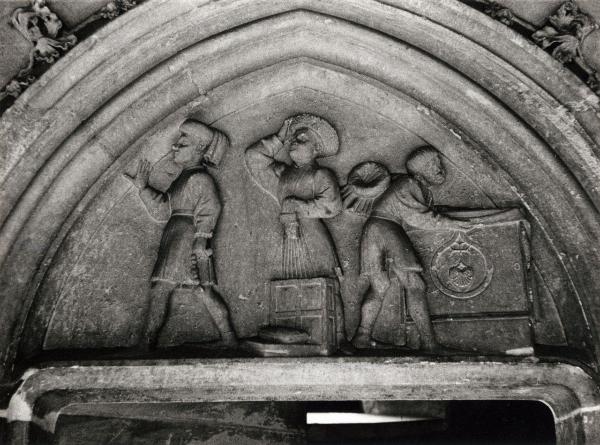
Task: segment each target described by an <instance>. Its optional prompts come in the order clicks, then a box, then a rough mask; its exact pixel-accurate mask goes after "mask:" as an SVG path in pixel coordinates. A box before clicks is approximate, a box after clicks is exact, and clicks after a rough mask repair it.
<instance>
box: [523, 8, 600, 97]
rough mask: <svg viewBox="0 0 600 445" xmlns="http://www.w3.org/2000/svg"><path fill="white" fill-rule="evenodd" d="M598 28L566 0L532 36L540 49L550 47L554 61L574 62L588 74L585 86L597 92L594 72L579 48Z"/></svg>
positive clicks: (588, 17)
mask: <svg viewBox="0 0 600 445" xmlns="http://www.w3.org/2000/svg"><path fill="white" fill-rule="evenodd" d="M598 28H599V27H598V24H597V23H595V22H594V20H593V19H592V17H590V16H589V15H587V14H584V13H583V12H581V10H580V9H579V6H578V5H577V3H575V2H574V1H572V0H570V1H568V2H565V3H563V4H562V5H561V6H560V8H558V10H557V11H556V12H555V13H554V14H553V15H551V16H550V17H549V18H548V23H547V24H546V26H544V27H543V28H542V29H540V30H539V31H536V32H535V33H534V34H533V35H532V38H533V40H534V41H535V42H536V43H537V44H538V45H540V46H541V47H542V48H544V49H551V51H552V52H551V53H552V56H553V57H554V58H555V59H557V60H558V61H560V62H562V63H570V62H574V63H576V64H577V65H578V66H579V67H580V68H582V69H583V70H584V71H585V72H586V73H587V74H588V81H587V83H588V85H589V86H590V87H591V88H592V89H594V90H595V91H596V92H599V91H600V88H599V87H600V85H599V80H600V78H599V76H598V73H597V72H596V71H595V70H594V69H593V68H592V67H591V66H590V65H589V64H588V63H587V62H586V60H585V57H584V56H583V54H582V51H581V48H582V44H583V42H584V40H585V39H586V38H587V37H588V36H589V35H590V34H591V33H592V32H593V31H595V30H597V29H598Z"/></svg>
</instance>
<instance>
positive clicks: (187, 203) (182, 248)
mask: <svg viewBox="0 0 600 445" xmlns="http://www.w3.org/2000/svg"><path fill="white" fill-rule="evenodd" d="M179 133H180V134H179V138H178V139H177V142H176V143H175V144H174V145H173V147H172V150H171V153H170V155H171V157H172V161H173V162H174V163H175V164H176V165H177V166H178V167H179V168H181V173H180V174H179V176H178V177H177V178H176V179H175V180H174V181H173V183H172V184H171V186H170V187H169V189H168V190H167V192H166V193H162V192H160V191H158V190H156V189H154V188H152V187H150V186H149V185H148V179H149V176H150V169H151V167H150V164H149V163H148V161H146V160H142V161H140V163H139V165H138V170H137V175H136V177H135V179H134V183H135V185H136V186H137V187H138V189H139V195H140V198H141V200H142V202H143V203H144V205H145V206H146V209H147V210H148V213H149V214H150V215H151V216H152V217H153V218H154V219H156V220H158V221H167V224H166V226H165V228H164V230H163V235H162V239H161V242H160V248H159V252H158V258H157V260H156V264H155V266H154V271H153V272H152V278H151V280H152V289H151V294H150V301H149V309H148V315H147V317H146V318H147V319H146V326H145V329H144V332H143V338H142V343H143V346H145V347H147V348H153V347H155V346H156V342H157V338H158V334H159V331H160V329H161V327H162V325H163V324H164V322H165V321H166V320H165V318H166V314H167V306H168V303H169V298H170V295H171V293H172V292H173V290H174V289H175V288H177V287H189V288H192V289H195V290H197V291H198V293H199V294H200V295H202V300H203V302H204V304H205V306H206V308H207V309H208V311H209V312H210V315H211V316H212V318H213V320H214V321H215V324H216V325H217V328H218V329H219V331H220V334H221V338H222V340H223V342H224V343H226V344H229V345H233V344H235V343H236V337H235V334H234V331H233V329H232V327H231V323H230V321H229V312H228V310H227V307H226V306H225V304H224V303H223V301H222V300H221V298H220V297H219V295H217V294H216V292H215V291H214V289H213V286H214V285H215V284H216V277H215V273H214V266H213V260H212V253H213V252H212V249H211V248H210V240H211V238H212V236H213V231H214V228H215V226H216V224H217V221H218V219H219V215H220V213H221V201H220V199H219V195H218V192H217V188H216V185H215V182H214V180H213V178H212V177H211V176H210V174H209V173H208V172H207V171H206V168H205V166H206V164H209V165H214V166H216V165H218V164H219V163H220V161H221V158H222V156H223V154H224V153H225V151H226V149H227V147H228V146H229V141H228V139H227V137H226V136H225V135H224V134H223V133H221V132H219V131H217V130H215V129H212V128H209V127H207V126H206V125H204V124H202V123H201V122H197V121H195V120H191V119H188V120H186V121H185V122H183V123H182V124H181V126H180V127H179Z"/></svg>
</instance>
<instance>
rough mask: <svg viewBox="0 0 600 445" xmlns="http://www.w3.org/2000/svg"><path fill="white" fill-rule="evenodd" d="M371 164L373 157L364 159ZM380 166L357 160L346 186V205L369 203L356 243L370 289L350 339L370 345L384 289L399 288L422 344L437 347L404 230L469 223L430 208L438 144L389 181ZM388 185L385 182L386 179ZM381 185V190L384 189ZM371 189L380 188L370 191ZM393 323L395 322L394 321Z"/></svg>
mask: <svg viewBox="0 0 600 445" xmlns="http://www.w3.org/2000/svg"><path fill="white" fill-rule="evenodd" d="M368 164H373V163H368ZM382 169H385V168H384V167H383V166H379V167H377V168H375V167H374V166H373V165H364V166H363V165H359V166H357V167H355V168H354V169H353V171H352V172H351V175H350V180H349V183H348V185H347V186H346V187H345V188H344V190H343V192H344V196H345V197H346V198H345V202H346V206H347V207H352V208H356V207H357V206H358V208H359V209H360V208H362V207H365V206H364V205H361V201H366V202H367V207H368V208H369V209H371V208H372V211H371V213H370V216H369V218H368V220H367V222H366V223H365V226H364V228H363V234H362V238H361V245H360V257H361V275H363V276H365V277H366V278H367V279H368V282H369V292H368V293H367V294H366V296H365V298H364V300H363V303H362V307H361V320H360V325H359V327H358V330H357V333H356V335H355V336H354V338H353V340H352V343H353V344H354V346H356V347H357V348H369V347H371V346H372V345H374V340H373V338H372V334H373V328H374V325H375V321H376V319H377V317H378V315H379V312H380V310H381V307H382V304H383V301H384V298H385V296H386V294H387V293H388V292H401V293H403V294H404V296H405V299H406V306H407V309H408V312H409V314H410V316H411V318H412V319H413V320H414V322H415V325H416V327H417V330H418V333H419V337H420V341H421V349H423V350H426V351H429V352H439V351H441V350H442V348H441V347H440V346H439V344H438V342H437V340H436V337H435V334H434V332H433V327H432V324H431V320H430V316H429V309H428V306H427V301H426V298H425V282H424V280H423V277H422V276H421V274H422V271H423V268H422V266H421V264H420V263H419V260H418V258H417V254H416V252H415V250H414V248H413V246H412V243H411V241H410V239H409V238H408V236H407V234H406V230H407V229H408V228H409V227H417V228H422V229H443V228H446V229H456V230H465V229H468V228H471V227H472V225H471V224H470V223H468V222H466V221H461V220H455V219H452V218H449V217H446V216H444V215H440V214H437V213H436V212H434V211H433V210H432V205H433V200H432V194H431V191H430V187H431V186H432V185H441V184H443V183H444V181H445V179H446V171H445V168H444V165H443V163H442V160H441V157H440V155H439V153H438V151H437V150H435V149H434V148H432V147H423V148H420V149H417V150H415V151H414V152H412V153H411V154H410V156H409V157H408V160H407V162H406V170H407V172H408V174H406V175H400V176H398V177H396V178H394V179H393V180H392V181H391V183H390V182H389V175H388V174H385V173H386V172H384V171H383V170H382ZM388 183H389V187H387V189H386V187H383V186H382V185H387V184H388ZM384 190H385V191H384ZM373 192H377V193H378V194H379V196H378V197H375V196H374V193H373ZM392 328H393V327H392Z"/></svg>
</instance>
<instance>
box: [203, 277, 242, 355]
mask: <svg viewBox="0 0 600 445" xmlns="http://www.w3.org/2000/svg"><path fill="white" fill-rule="evenodd" d="M198 291H200V292H201V293H202V294H203V295H204V304H205V306H206V309H207V310H208V313H209V314H210V316H211V317H212V319H213V320H214V322H215V324H216V326H217V329H218V330H219V333H220V334H221V340H222V341H223V343H224V344H225V345H227V346H231V347H235V346H237V344H238V341H237V336H236V335H235V331H234V330H233V326H232V324H231V320H230V318H229V309H227V306H226V305H225V303H224V302H223V299H222V298H221V296H220V295H219V294H217V292H216V291H215V290H214V289H213V288H212V287H211V286H206V287H205V288H204V290H202V288H198Z"/></svg>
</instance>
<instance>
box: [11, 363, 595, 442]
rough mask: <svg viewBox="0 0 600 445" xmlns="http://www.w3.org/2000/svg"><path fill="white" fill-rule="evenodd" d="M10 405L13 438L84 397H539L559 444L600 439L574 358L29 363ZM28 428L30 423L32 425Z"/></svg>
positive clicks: (50, 422)
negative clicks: (550, 415)
mask: <svg viewBox="0 0 600 445" xmlns="http://www.w3.org/2000/svg"><path fill="white" fill-rule="evenodd" d="M22 380H23V382H22V384H21V386H20V388H19V389H18V390H17V392H16V393H15V394H14V395H13V397H12V399H11V402H10V405H9V408H8V410H7V414H6V415H7V420H8V421H9V422H11V423H12V425H13V428H12V431H13V434H16V436H14V437H24V436H27V432H26V431H27V429H28V427H29V425H30V423H34V424H37V425H38V426H39V427H41V428H42V429H44V430H46V431H48V432H50V433H52V432H53V431H54V427H55V424H56V420H57V419H58V416H59V415H60V412H61V410H62V409H63V408H65V407H67V406H69V405H73V404H80V403H100V402H102V403H109V402H140V403H152V402H220V401H259V400H271V401H304V400H494V399H496V400H539V401H542V402H544V403H545V404H546V405H548V406H549V408H550V409H551V410H552V413H553V415H554V419H555V423H556V434H557V443H559V444H563V443H578V444H579V443H582V444H592V443H600V433H599V431H600V427H599V425H600V415H599V413H600V394H599V392H598V388H597V386H596V385H595V383H594V380H593V379H592V378H591V377H590V376H589V375H588V374H587V373H586V372H585V371H583V370H582V369H581V368H579V367H577V366H574V365H570V364H565V363H532V362H531V361H527V360H524V361H519V362H496V361H487V362H479V363H477V362H470V361H416V360H415V359H414V358H366V357H352V358H304V359H297V358H276V359H236V360H231V359H229V360H224V359H212V360H185V361H177V360H158V361H153V362H152V363H142V364H140V362H137V363H136V362H129V363H127V362H123V363H120V364H119V365H98V364H92V365H89V366H88V365H83V366H81V365H80V366H60V367H58V366H57V367H49V368H43V369H35V370H29V371H28V372H27V373H26V374H25V375H24V376H23V379H22ZM23 430H25V431H23Z"/></svg>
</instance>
